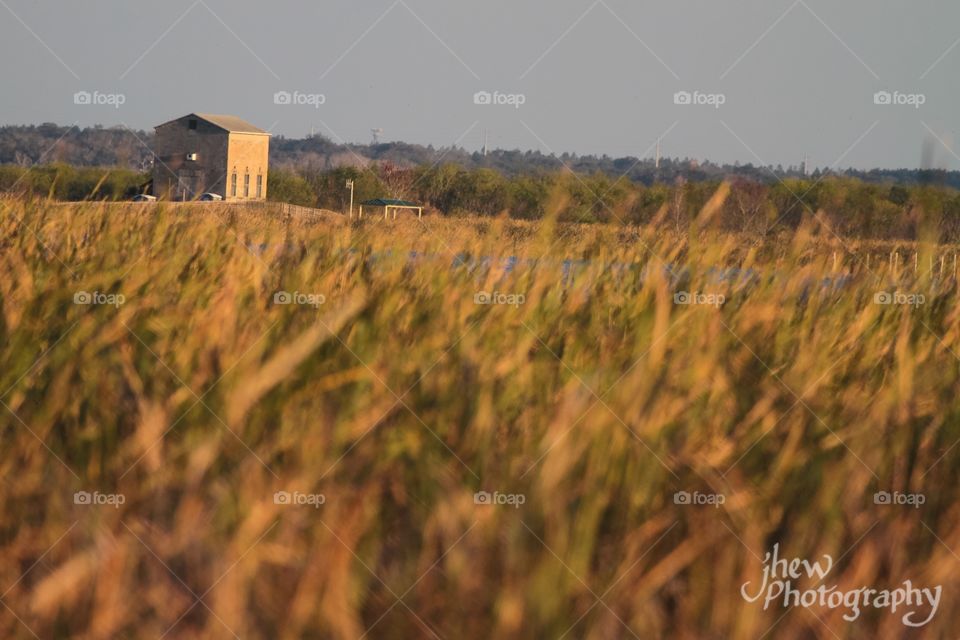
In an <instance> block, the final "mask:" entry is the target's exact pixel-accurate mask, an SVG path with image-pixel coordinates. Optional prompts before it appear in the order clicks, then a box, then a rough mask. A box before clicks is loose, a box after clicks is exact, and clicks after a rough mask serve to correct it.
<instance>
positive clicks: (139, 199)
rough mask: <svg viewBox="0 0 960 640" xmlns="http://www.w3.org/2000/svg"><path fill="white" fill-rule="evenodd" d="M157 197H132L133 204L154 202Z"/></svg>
mask: <svg viewBox="0 0 960 640" xmlns="http://www.w3.org/2000/svg"><path fill="white" fill-rule="evenodd" d="M156 200H157V196H148V195H147V194H145V193H141V194H139V195H135V196H133V201H134V202H156Z"/></svg>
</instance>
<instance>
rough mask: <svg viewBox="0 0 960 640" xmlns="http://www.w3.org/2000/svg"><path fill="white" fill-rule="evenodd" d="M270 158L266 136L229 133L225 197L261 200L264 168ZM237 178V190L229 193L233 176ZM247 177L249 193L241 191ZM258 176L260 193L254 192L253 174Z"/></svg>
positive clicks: (264, 187) (265, 193) (265, 180)
mask: <svg viewBox="0 0 960 640" xmlns="http://www.w3.org/2000/svg"><path fill="white" fill-rule="evenodd" d="M269 157H270V136H266V135H262V134H251V133H231V134H230V148H229V151H228V155H227V168H228V171H227V176H226V182H225V184H226V189H225V191H224V192H223V193H224V197H225V199H227V200H264V199H266V197H267V170H268V163H269ZM234 174H235V175H236V177H237V192H236V195H234V193H233V176H234ZM247 176H249V179H250V183H249V184H250V186H249V192H245V189H244V185H245V179H246V177H247ZM258 176H259V177H260V180H261V183H260V187H261V188H260V194H259V196H258V195H257V177H258Z"/></svg>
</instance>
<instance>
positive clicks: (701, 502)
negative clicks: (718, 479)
mask: <svg viewBox="0 0 960 640" xmlns="http://www.w3.org/2000/svg"><path fill="white" fill-rule="evenodd" d="M726 501H727V496H725V495H723V494H722V493H700V492H699V491H694V492H693V493H690V492H689V491H677V492H676V493H675V494H673V504H678V505H683V506H711V507H714V508H716V509H719V508H720V505H722V504H724V503H725V502H726Z"/></svg>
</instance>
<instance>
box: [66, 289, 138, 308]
mask: <svg viewBox="0 0 960 640" xmlns="http://www.w3.org/2000/svg"><path fill="white" fill-rule="evenodd" d="M126 301H127V298H126V297H125V296H124V295H123V294H122V293H100V292H99V291H93V292H90V291H77V292H76V293H74V294H73V304H82V305H110V306H112V307H119V306H120V305H122V304H123V303H124V302H126Z"/></svg>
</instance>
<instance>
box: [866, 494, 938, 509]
mask: <svg viewBox="0 0 960 640" xmlns="http://www.w3.org/2000/svg"><path fill="white" fill-rule="evenodd" d="M926 502H927V496H925V495H923V494H922V493H900V492H899V491H893V492H890V491H877V492H876V493H875V494H873V504H876V505H881V506H895V507H913V508H914V509H919V508H920V507H921V506H922V505H923V504H925V503H926Z"/></svg>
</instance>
